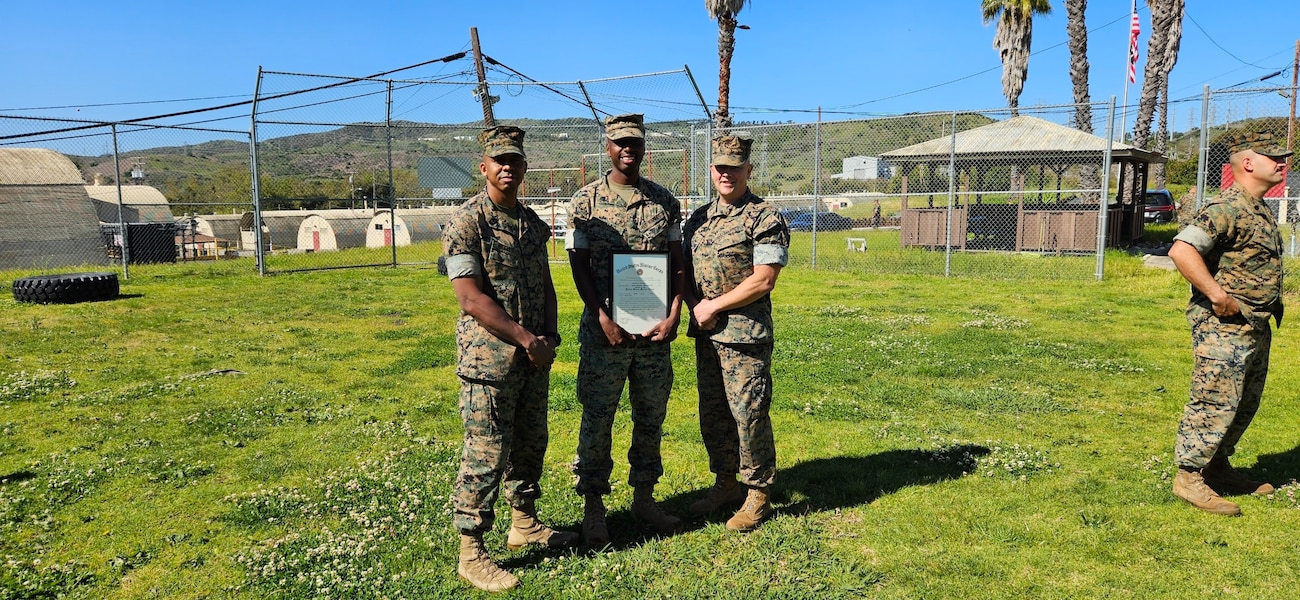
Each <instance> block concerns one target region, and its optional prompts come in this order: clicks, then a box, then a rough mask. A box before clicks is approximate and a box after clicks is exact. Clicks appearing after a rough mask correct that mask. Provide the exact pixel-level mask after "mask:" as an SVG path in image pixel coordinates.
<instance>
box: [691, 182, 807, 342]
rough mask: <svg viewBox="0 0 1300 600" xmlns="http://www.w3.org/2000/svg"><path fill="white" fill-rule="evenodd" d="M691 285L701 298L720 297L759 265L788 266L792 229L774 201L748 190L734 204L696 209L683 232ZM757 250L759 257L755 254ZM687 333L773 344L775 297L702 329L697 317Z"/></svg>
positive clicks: (723, 316) (765, 297) (727, 313)
mask: <svg viewBox="0 0 1300 600" xmlns="http://www.w3.org/2000/svg"><path fill="white" fill-rule="evenodd" d="M682 247H683V248H684V249H685V253H686V272H687V275H688V277H689V278H690V283H689V284H688V285H693V286H695V293H696V295H697V296H698V297H699V298H702V299H713V298H717V297H719V296H721V295H723V294H725V293H727V292H729V291H731V290H732V289H735V287H736V286H737V285H740V282H742V281H744V280H745V278H747V277H749V276H750V275H752V274H753V273H754V264H755V263H758V264H780V265H782V266H784V265H785V263H786V260H787V258H788V252H789V248H790V230H789V228H788V227H786V224H785V219H784V218H782V217H781V213H780V212H778V211H777V210H776V209H775V208H773V207H772V206H771V205H769V204H767V203H766V202H764V201H763V199H762V198H759V197H758V196H755V195H754V194H753V193H752V192H749V191H746V192H745V195H744V196H742V197H741V198H740V199H739V200H738V201H737V202H736V203H735V204H733V205H727V204H725V203H723V202H721V201H718V200H715V201H713V202H711V203H709V204H708V205H706V206H703V207H701V208H699V209H697V210H696V211H695V212H694V213H691V216H690V218H689V219H687V221H686V226H685V227H684V228H683V231H682ZM756 253H757V254H758V256H757V260H756V257H755V254H756ZM687 335H690V336H691V337H700V336H704V337H708V338H709V339H712V340H713V341H715V342H719V343H724V344H759V343H771V342H772V339H773V331H772V297H771V295H770V294H764V295H763V297H762V298H759V299H757V300H755V301H754V302H752V303H750V304H748V305H746V306H742V307H740V308H736V309H732V310H729V311H725V312H723V313H721V314H719V315H718V324H717V325H716V326H715V327H714V328H713V329H712V330H709V331H701V330H700V329H699V326H698V324H696V323H695V321H694V320H692V321H691V324H690V328H689V330H688V331H687Z"/></svg>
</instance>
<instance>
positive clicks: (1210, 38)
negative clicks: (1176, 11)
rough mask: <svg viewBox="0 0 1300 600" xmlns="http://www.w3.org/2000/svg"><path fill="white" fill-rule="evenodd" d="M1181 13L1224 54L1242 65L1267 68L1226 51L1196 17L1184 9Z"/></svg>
mask: <svg viewBox="0 0 1300 600" xmlns="http://www.w3.org/2000/svg"><path fill="white" fill-rule="evenodd" d="M1183 15H1184V16H1186V17H1187V20H1188V21H1191V22H1192V25H1195V26H1196V28H1197V29H1200V30H1201V33H1203V34H1205V39H1208V40H1210V43H1211V44H1214V47H1215V48H1218V49H1220V50H1222V51H1223V53H1224V54H1227V55H1228V56H1231V57H1232V58H1234V59H1236V61H1237V62H1239V63H1241V64H1243V65H1247V66H1251V67H1255V68H1256V69H1267V68H1268V67H1261V66H1259V65H1257V64H1254V63H1248V62H1246V61H1244V60H1241V59H1240V58H1238V57H1237V55H1236V54H1233V53H1231V52H1228V49H1227V48H1224V47H1223V46H1221V45H1219V42H1216V41H1214V38H1213V37H1212V36H1210V32H1208V31H1206V30H1205V28H1204V27H1201V24H1200V23H1197V22H1196V19H1194V18H1192V15H1191V13H1188V12H1187V11H1186V10H1184V11H1183Z"/></svg>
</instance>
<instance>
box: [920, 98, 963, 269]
mask: <svg viewBox="0 0 1300 600" xmlns="http://www.w3.org/2000/svg"><path fill="white" fill-rule="evenodd" d="M948 140H949V141H948V218H947V222H946V223H945V224H944V228H943V247H944V251H943V276H944V277H949V276H951V275H952V211H953V208H954V207H955V206H954V205H955V204H956V202H954V201H955V200H956V198H957V112H956V111H953V113H952V134H951V135H950V136H949V138H948ZM927 168H928V167H927ZM966 219H967V221H969V220H970V212H969V211H967V213H966ZM963 235H965V234H964V233H963Z"/></svg>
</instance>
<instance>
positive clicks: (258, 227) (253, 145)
mask: <svg viewBox="0 0 1300 600" xmlns="http://www.w3.org/2000/svg"><path fill="white" fill-rule="evenodd" d="M261 97H262V67H261V66H260V65H259V66H258V67H257V85H256V86H254V88H253V108H252V111H251V112H250V113H249V121H250V123H249V126H248V158H249V162H248V172H249V178H250V179H252V182H251V188H250V189H251V191H252V196H253V197H252V200H253V243H254V244H256V245H257V250H256V252H255V256H256V257H257V274H258V275H262V276H265V275H266V255H265V253H264V252H263V247H264V244H263V243H262V187H261V183H260V181H259V180H260V179H261V178H260V177H258V175H257V101H258V99H259V98H261ZM239 237H240V238H241V239H240V241H241V242H242V241H243V239H242V238H243V237H244V234H243V232H242V231H241V232H240V233H239Z"/></svg>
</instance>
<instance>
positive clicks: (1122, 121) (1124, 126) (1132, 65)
mask: <svg viewBox="0 0 1300 600" xmlns="http://www.w3.org/2000/svg"><path fill="white" fill-rule="evenodd" d="M1137 11H1138V3H1137V0H1133V7H1132V9H1131V10H1130V11H1129V15H1130V16H1129V36H1128V40H1129V41H1128V44H1129V48H1128V52H1127V53H1125V55H1124V61H1125V67H1124V104H1123V105H1122V108H1121V109H1120V117H1119V142H1120V143H1121V144H1122V143H1124V132H1125V131H1128V84H1129V82H1130V81H1131V80H1132V78H1130V77H1129V75H1128V73H1129V70H1130V69H1137V66H1136V60H1134V44H1136V43H1137V42H1136V41H1135V40H1134V39H1133V25H1132V23H1133V20H1134V19H1136V18H1137ZM1112 141H1114V140H1112Z"/></svg>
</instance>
